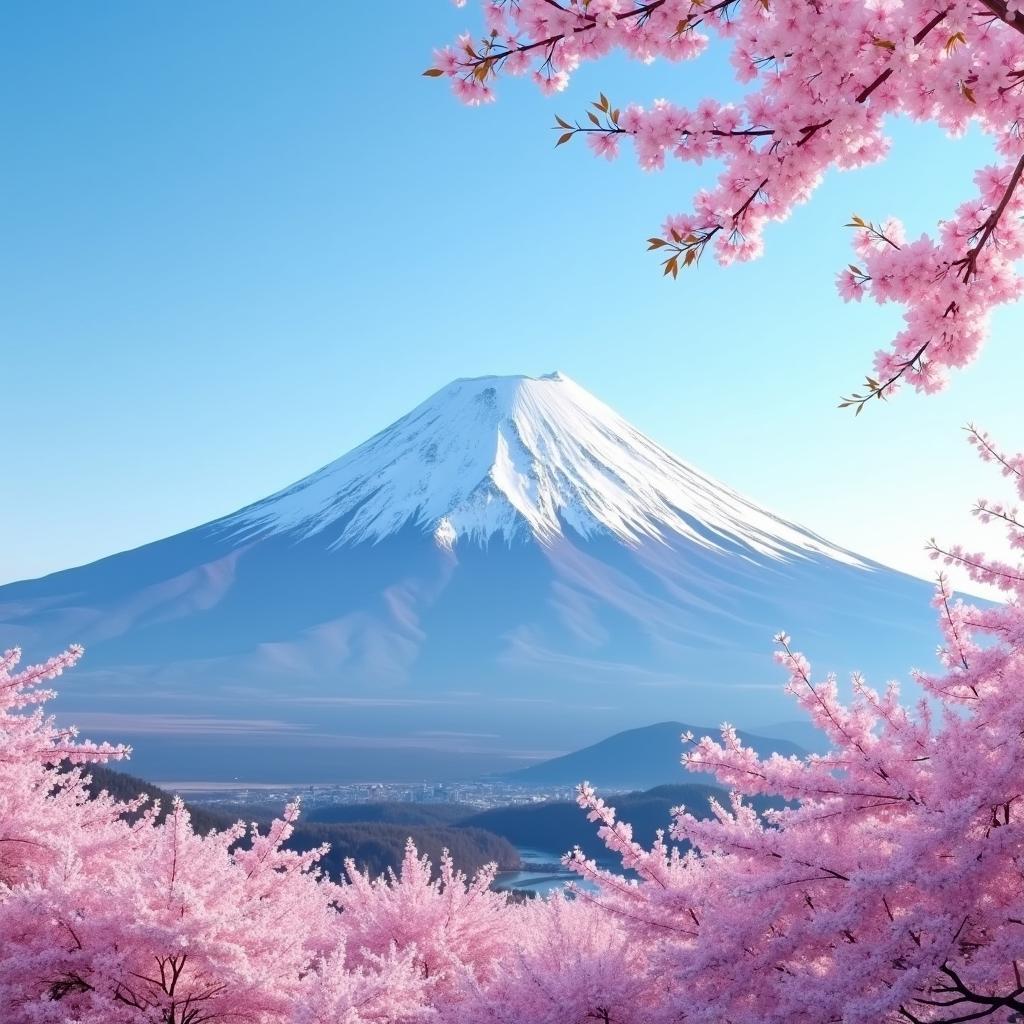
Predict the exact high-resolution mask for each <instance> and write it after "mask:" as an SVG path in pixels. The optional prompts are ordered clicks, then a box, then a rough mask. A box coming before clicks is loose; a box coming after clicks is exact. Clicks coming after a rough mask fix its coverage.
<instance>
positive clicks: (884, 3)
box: [427, 0, 1024, 411]
mask: <svg viewBox="0 0 1024 1024" xmlns="http://www.w3.org/2000/svg"><path fill="white" fill-rule="evenodd" d="M460 6H461V4H460ZM483 12H484V16H485V20H486V34H485V35H484V36H483V38H481V39H479V40H476V39H474V38H473V37H472V36H470V35H468V34H467V35H464V36H462V37H460V38H459V40H458V41H457V42H456V44H454V45H452V46H448V47H446V48H444V49H440V50H437V51H435V54H434V62H433V65H432V67H431V68H430V69H429V70H428V72H427V74H429V75H434V76H437V77H446V78H448V79H449V80H450V81H451V83H452V86H453V88H454V90H455V92H456V94H457V96H458V97H459V98H460V99H462V100H463V101H465V102H467V103H471V104H479V103H483V102H488V101H490V100H492V99H493V98H494V90H495V83H496V81H497V80H498V79H499V78H500V77H501V76H502V75H506V74H507V75H524V74H530V75H532V77H533V79H534V81H535V82H536V83H537V85H538V86H539V87H540V88H541V89H542V90H543V91H544V92H546V93H553V92H559V91H561V90H563V89H564V88H565V87H566V85H567V84H568V81H569V78H570V76H571V74H572V73H573V72H574V71H575V70H576V69H577V68H578V67H579V66H580V65H581V64H582V63H583V62H585V61H595V60H599V59H601V58H602V57H606V56H607V55H609V54H610V53H612V52H613V51H620V52H623V53H625V54H626V55H627V56H628V57H630V58H632V59H635V60H639V61H643V62H650V61H653V60H655V59H659V58H660V59H666V60H670V61H682V60H691V59H694V58H697V57H699V56H700V55H701V54H703V53H704V52H705V50H706V49H707V48H708V44H709V42H710V41H711V40H712V39H713V38H714V37H719V38H720V39H721V40H723V42H724V44H725V45H726V46H727V47H728V48H729V52H730V58H731V62H732V69H733V73H734V76H735V78H736V79H737V81H738V82H740V83H742V84H743V85H744V86H745V90H744V92H743V97H742V99H740V100H738V101H736V102H725V101H723V100H720V99H716V98H714V97H709V98H706V99H703V100H701V101H699V102H697V103H696V104H694V105H692V106H681V105H678V104H676V103H673V102H670V101H668V100H657V101H655V102H654V103H653V104H651V105H649V106H646V107H644V106H639V105H626V106H624V107H618V106H616V105H614V104H613V103H611V102H610V101H609V100H608V99H607V97H605V96H604V95H603V94H602V96H601V97H600V99H599V100H598V101H597V102H595V103H594V104H593V106H592V109H590V110H589V111H587V112H586V116H585V117H583V118H581V119H579V120H574V121H567V120H565V119H563V118H561V117H558V118H556V127H557V130H558V131H559V132H560V135H559V143H560V144H561V143H564V142H568V141H569V140H570V139H572V138H573V137H574V136H576V135H583V136H585V137H586V138H587V141H588V142H589V144H590V146H591V148H592V149H593V150H594V152H595V153H596V154H597V155H599V156H603V157H607V158H609V159H611V158H613V157H614V156H615V155H616V154H617V152H618V148H619V144H620V142H621V141H624V140H628V141H629V142H630V143H631V144H632V146H633V149H634V151H635V153H636V157H637V159H638V161H639V163H640V165H641V167H643V168H644V169H646V170H660V169H661V168H663V167H664V166H665V164H666V163H667V161H668V160H669V159H671V158H674V159H678V160H683V161H691V162H694V163H703V162H704V161H705V160H709V159H712V160H714V161H716V162H717V163H718V164H720V165H721V171H720V173H719V174H718V177H717V180H716V181H715V182H714V184H713V185H712V186H711V187H709V188H706V189H703V190H701V191H699V192H698V193H697V195H696V196H694V199H693V203H692V206H691V208H690V210H689V211H688V212H686V213H683V214H680V215H676V216H670V217H668V218H667V219H666V221H665V223H664V225H663V228H662V231H661V234H660V235H657V236H655V237H652V238H651V239H650V240H649V242H650V247H651V248H652V249H656V250H659V252H660V255H661V256H662V257H663V262H662V266H663V269H664V272H665V273H666V274H670V275H672V276H676V275H677V274H678V272H679V270H680V269H683V268H685V267H687V266H692V265H694V264H696V263H697V262H699V260H700V258H701V256H702V255H703V253H704V252H705V250H706V249H708V248H710V250H711V251H712V252H713V255H714V258H715V259H716V260H718V261H719V262H720V263H723V264H727V263H731V262H733V261H736V260H750V259H754V258H756V257H758V256H760V255H761V252H762V248H763V235H764V229H765V227H766V226H767V225H768V224H769V223H772V222H775V221H781V220H785V219H786V218H787V217H788V216H789V214H790V212H791V211H792V210H793V208H794V207H795V206H796V205H797V204H801V203H804V202H806V201H807V200H808V199H809V198H810V196H811V194H812V193H813V191H814V189H815V188H816V187H817V185H818V184H819V183H820V182H821V181H822V178H823V176H824V174H825V172H826V171H827V170H829V169H830V168H835V169H840V170H844V169H850V168H856V167H861V166H864V165H866V164H870V163H875V162H877V161H880V160H883V159H884V158H885V157H886V155H887V152H888V146H889V142H888V139H887V137H886V134H885V122H886V118H887V117H890V116H891V115H902V116H906V117H910V118H913V119H915V120H919V121H932V122H936V123H938V124H939V125H940V126H941V127H942V128H944V129H945V130H946V131H948V132H949V133H951V134H953V135H959V134H962V133H963V132H965V131H966V129H967V128H968V126H969V125H970V124H972V123H974V124H977V125H978V126H979V127H980V128H981V129H982V130H983V131H985V132H987V133H988V134H989V135H990V136H991V137H992V138H993V139H994V145H995V151H996V154H997V161H996V163H994V164H993V165H992V166H990V167H985V168H982V169H980V170H979V171H978V173H977V175H976V178H975V184H976V186H977V193H976V195H975V197H974V198H973V199H971V200H970V201H968V202H965V203H963V204H962V205H960V206H959V207H958V208H956V209H955V211H954V212H953V213H952V215H951V216H949V217H948V218H947V219H944V220H942V221H940V222H939V224H938V226H937V228H936V230H935V232H934V233H933V234H931V235H922V236H921V237H920V238H918V239H916V240H911V241H908V240H906V239H904V238H903V237H902V228H901V226H900V224H899V222H898V221H890V222H888V223H887V224H886V225H884V226H883V227H881V228H875V226H874V225H873V224H872V223H871V222H870V221H865V220H863V219H862V218H860V217H854V218H853V221H852V223H851V225H850V226H851V227H854V228H855V229H856V234H857V237H856V239H855V243H854V246H855V250H856V262H854V263H851V264H850V265H849V266H848V267H846V268H845V269H843V270H842V271H841V272H840V273H839V275H838V281H837V284H838V289H839V292H840V294H841V295H842V296H843V298H844V299H847V300H850V299H857V300H859V299H861V298H863V297H864V296H869V297H870V298H871V299H873V300H874V301H875V302H878V303H889V302H894V303H897V304H900V305H902V306H903V307H904V317H903V326H902V328H901V330H900V331H899V332H898V333H897V335H896V336H895V338H894V339H893V340H892V342H891V344H890V345H889V347H888V348H885V349H883V350H880V351H879V352H878V353H876V356H875V361H874V368H873V376H869V377H868V378H867V385H866V389H865V390H864V391H863V392H862V393H857V394H854V395H851V396H850V397H849V398H848V399H847V400H846V404H848V405H851V406H853V407H855V408H856V409H857V410H858V411H859V410H860V409H861V408H863V407H864V404H865V402H867V401H870V400H871V399H872V398H884V397H887V396H888V395H890V394H892V393H894V392H895V391H896V390H897V389H898V387H899V386H900V385H901V384H902V383H907V384H910V385H912V386H913V387H914V388H916V389H917V390H919V391H923V392H932V391H935V390H938V389H939V388H941V387H943V386H944V384H945V382H946V379H947V375H948V372H949V371H950V370H951V369H953V368H958V367H963V366H964V365H966V364H967V363H968V362H970V361H971V360H972V359H973V358H974V357H975V356H976V354H977V352H978V349H979V347H980V345H981V344H982V342H983V341H984V340H985V337H986V335H987V332H988V325H989V318H990V314H991V312H992V310H993V309H994V308H995V307H996V306H998V305H1000V304H1002V303H1006V302H1009V301H1011V300H1013V299H1016V298H1017V297H1018V296H1019V294H1020V292H1021V282H1020V278H1019V277H1018V275H1017V274H1016V273H1015V271H1014V263H1015V261H1016V260H1018V259H1019V258H1020V257H1021V256H1022V255H1024V229H1022V226H1021V214H1022V212H1024V199H1022V197H1021V189H1020V187H1019V186H1020V178H1021V174H1022V171H1024V142H1022V140H1021V133H1020V125H1021V124H1022V123H1024V16H1022V14H1021V12H1020V11H1018V8H1017V6H1016V4H1015V0H1010V3H1009V4H1007V3H1006V2H1005V0H951V2H946V0H901V2H897V0H814V2H813V3H806V2H804V0H718V2H711V0H647V2H643V0H514V2H513V0H484V2H483ZM921 175H922V182H923V184H925V185H926V184H927V168H922V169H921Z"/></svg>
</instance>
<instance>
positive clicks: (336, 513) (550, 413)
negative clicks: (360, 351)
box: [224, 372, 860, 564]
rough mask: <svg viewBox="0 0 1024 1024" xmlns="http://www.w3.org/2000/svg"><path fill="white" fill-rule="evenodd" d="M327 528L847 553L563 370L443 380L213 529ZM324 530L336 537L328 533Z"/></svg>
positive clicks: (338, 533)
mask: <svg viewBox="0 0 1024 1024" xmlns="http://www.w3.org/2000/svg"><path fill="white" fill-rule="evenodd" d="M224 525H225V526H226V527H227V528H229V529H231V530H233V531H239V532H243V533H246V534H249V533H260V534H266V533H268V532H269V533H271V534H273V533H281V532H295V533H297V534H299V535H301V536H312V535H314V534H318V533H322V532H326V533H327V535H328V539H329V543H330V545H331V546H333V547H338V546H344V545H349V544H356V543H360V542H364V541H370V542H376V541H380V540H382V539H384V538H385V537H387V536H389V535H391V534H394V533H397V532H398V531H399V530H401V529H402V528H404V527H407V526H410V525H411V526H414V527H415V528H417V529H420V530H422V531H423V532H424V533H428V534H432V535H433V537H434V539H435V542H436V543H437V544H438V545H439V546H441V547H445V548H452V547H454V546H455V545H456V544H458V543H460V542H467V541H468V542H473V543H487V542H488V541H490V540H491V539H492V538H494V537H498V538H500V539H502V540H504V541H505V542H511V541H513V540H516V539H533V540H535V541H538V542H540V543H549V542H551V541H553V540H554V539H555V538H557V537H559V536H561V535H562V534H563V533H564V532H565V531H566V530H571V531H573V532H574V533H576V534H578V535H580V536H582V537H590V536H593V535H596V534H610V535H612V536H614V537H616V538H618V539H619V540H620V541H623V542H625V543H628V544H630V543H636V542H638V541H640V540H642V539H643V538H655V539H666V538H667V537H668V535H671V534H676V535H679V536H682V537H686V538H689V539H690V540H692V541H694V542H696V543H698V544H700V545H702V546H706V547H715V546H718V545H719V544H720V543H721V542H724V541H731V542H739V543H741V544H743V545H744V546H746V547H749V548H751V549H752V550H753V551H754V552H756V553H758V554H761V555H767V556H770V557H773V558H786V557H800V556H801V555H808V554H811V553H814V554H824V555H827V556H828V557H830V558H834V559H838V560H840V561H843V562H847V563H851V564H860V561H859V559H857V558H856V557H855V556H853V555H851V554H850V553H849V552H846V551H843V550H842V549H840V548H837V547H835V546H833V545H831V544H829V543H828V542H827V541H824V540H823V539H822V538H820V537H817V536H816V535H814V534H811V533H809V532H808V531H806V530H804V529H802V528H801V527H798V526H795V525H793V524H791V523H788V522H786V521H784V520H782V519H780V518H778V517H777V516H774V515H772V514H770V513H768V512H766V511H764V510H762V509H760V508H758V507H757V506H756V505H754V504H753V503H751V502H749V501H747V500H746V499H745V498H743V497H741V496H740V495H738V494H736V493H735V492H734V491H732V490H730V489H729V488H727V487H725V486H724V485H722V484H720V483H718V482H717V481H715V480H712V479H711V478H709V477H707V476H705V475H703V474H702V473H700V472H699V471H698V470H696V469H695V468H694V467H692V466H690V465H688V464H687V463H685V462H683V461H681V460H680V459H678V458H676V457H675V456H673V455H672V454H670V453H669V452H668V451H666V450H665V449H664V448H662V447H660V446H659V445H657V444H655V443H654V442H653V441H651V440H650V439H649V438H648V437H646V436H645V435H644V434H642V433H641V432H640V431H639V430H637V429H636V428H635V427H633V426H632V425H631V424H629V423H628V422H627V421H626V420H625V419H623V418H622V417H621V416H619V415H618V413H616V412H615V411H614V410H613V409H611V408H609V407H608V406H607V405H605V404H604V403H603V402H601V401H600V400H599V399H597V398H595V397H594V395H592V394H591V393H590V392H588V391H587V390H586V389H584V388H582V387H580V385H578V384H577V383H576V382H575V381H573V380H572V379H571V378H569V377H567V376H566V375H565V374H563V373H559V372H556V373H551V374H546V375H544V376H542V377H527V376H506V377H476V378H463V379H459V380H456V381H453V382H452V383H451V384H449V385H448V386H447V387H445V388H442V389H441V390H440V391H438V392H437V393H436V394H434V395H432V396H431V397H430V398H428V399H427V400H426V401H425V402H423V403H422V404H421V405H419V406H418V407H417V408H415V409H413V410H412V412H410V413H409V414H408V415H406V416H403V417H402V418H401V419H399V420H397V421H396V422H395V423H393V424H392V425H391V426H390V427H388V428H387V429H385V430H383V431H381V432H380V433H379V434H377V435H376V436H375V437H372V438H370V440H368V441H366V442H365V443H363V444H361V445H359V447H357V448H355V449H354V450H352V451H351V452H349V453H348V454H347V455H344V456H342V458H340V459H338V460H337V461H335V462H333V463H331V464H330V465H328V466H325V467H324V468H323V469H321V470H319V471H317V472H316V473H313V474H311V475H310V476H308V477H306V478H304V479H303V480H300V481H299V482H298V483H296V484H294V485H292V486H291V487H288V488H286V489H285V490H282V491H280V492H278V493H277V494H274V495H272V496H271V497H269V498H267V499H265V500H263V501H260V502H258V503H256V504H255V505H251V506H249V507H248V508H246V509H243V510H242V511H241V512H238V513H236V514H235V515H234V516H231V517H229V518H228V520H227V521H226V522H225V524H224ZM331 533H333V534H334V536H333V537H332V536H330V534H331Z"/></svg>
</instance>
